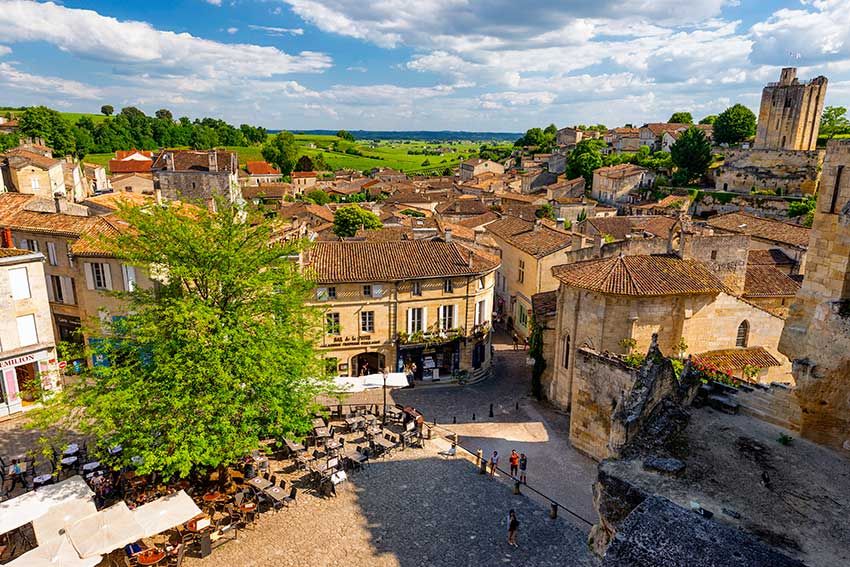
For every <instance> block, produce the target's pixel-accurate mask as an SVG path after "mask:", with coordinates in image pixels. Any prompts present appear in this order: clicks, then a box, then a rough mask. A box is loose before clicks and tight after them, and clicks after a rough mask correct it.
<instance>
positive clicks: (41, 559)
mask: <svg viewBox="0 0 850 567" xmlns="http://www.w3.org/2000/svg"><path fill="white" fill-rule="evenodd" d="M101 559H102V558H101V556H100V555H94V556H92V557H88V558H86V559H82V558H80V556H79V554H78V553H77V550H76V549H74V545H73V544H72V543H71V540H70V539H68V536H67V535H62V536H59V537H55V538H53V539H51V540H50V541H47V542H46V543H42V544H41V545H39V546H38V547H36V548H35V549H32V550H30V551H27V552H26V553H24V554H23V555H21V556H20V557H18V558H17V559H15V560H14V561H12V562H11V563H7V564H6V567H94V566H95V565H97V564H98V563H100V560H101Z"/></svg>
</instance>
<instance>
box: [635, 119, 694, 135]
mask: <svg viewBox="0 0 850 567" xmlns="http://www.w3.org/2000/svg"><path fill="white" fill-rule="evenodd" d="M689 126H691V124H681V123H678V122H650V123H648V124H644V125H643V126H641V128H649V129H650V130H652V133H653V134H655V135H656V136H660V135H662V134H663V133H664V132H671V131H674V130H678V129H680V128H688V127H689Z"/></svg>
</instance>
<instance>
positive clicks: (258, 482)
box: [248, 476, 272, 490]
mask: <svg viewBox="0 0 850 567" xmlns="http://www.w3.org/2000/svg"><path fill="white" fill-rule="evenodd" d="M248 484H250V485H251V486H253V487H254V488H257V489H259V490H265V489H266V488H268V487H269V486H271V485H272V483H270V482H269V481H267V480H266V479H264V478H263V477H261V476H255V477H254V478H252V479H251V480H249V481H248Z"/></svg>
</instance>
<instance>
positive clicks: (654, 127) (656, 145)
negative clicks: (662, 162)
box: [638, 122, 690, 151]
mask: <svg viewBox="0 0 850 567" xmlns="http://www.w3.org/2000/svg"><path fill="white" fill-rule="evenodd" d="M688 126H690V124H681V123H677V122H650V123H649V124H644V125H643V126H641V127H640V128H639V129H638V136H639V138H640V145H641V146H647V147H649V149H650V150H652V151H658V150H660V149H661V144H662V139H663V137H664V133H665V132H675V131H677V130H682V129H685V130H686V129H687V128H688Z"/></svg>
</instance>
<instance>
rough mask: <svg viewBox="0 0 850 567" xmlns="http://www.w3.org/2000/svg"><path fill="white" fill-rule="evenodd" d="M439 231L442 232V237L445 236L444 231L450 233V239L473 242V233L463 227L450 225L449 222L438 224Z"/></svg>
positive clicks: (454, 224)
mask: <svg viewBox="0 0 850 567" xmlns="http://www.w3.org/2000/svg"><path fill="white" fill-rule="evenodd" d="M438 226H439V228H440V230H442V231H443V235H444V236H445V233H446V230H451V231H452V238H460V239H461V240H467V241H469V242H474V241H475V231H474V230H472V229H471V228H467V227H465V226H463V225H460V224H456V223H451V222H440V223H438Z"/></svg>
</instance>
